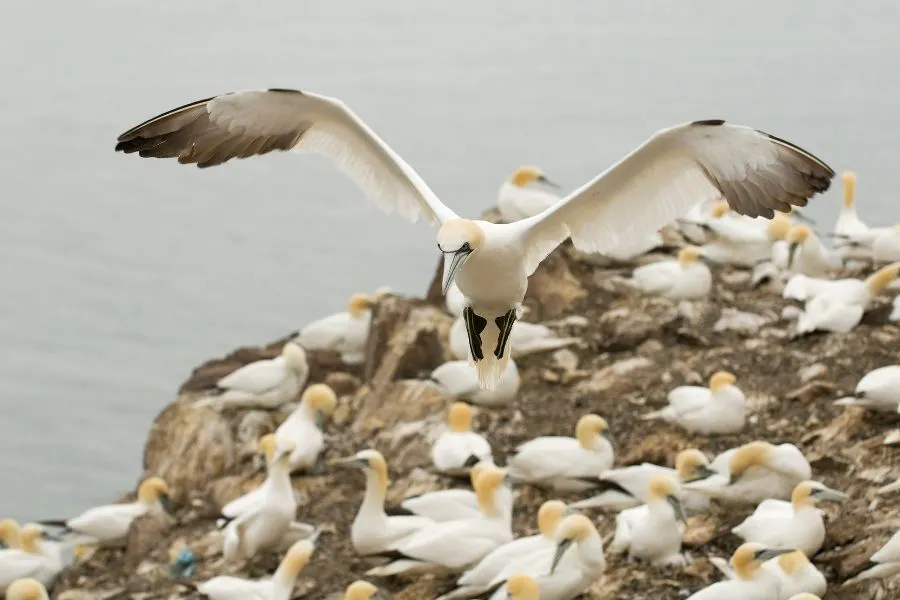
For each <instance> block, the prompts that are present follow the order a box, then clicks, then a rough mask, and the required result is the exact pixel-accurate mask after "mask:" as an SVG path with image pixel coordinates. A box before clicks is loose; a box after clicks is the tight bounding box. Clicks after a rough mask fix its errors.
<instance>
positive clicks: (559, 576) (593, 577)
mask: <svg viewBox="0 0 900 600" xmlns="http://www.w3.org/2000/svg"><path fill="white" fill-rule="evenodd" d="M572 546H575V548H574V549H572ZM604 570H606V557H605V556H604V554H603V540H602V539H601V538H600V534H599V533H597V528H596V527H594V524H593V523H591V520H590V519H588V518H587V517H585V516H584V515H577V514H576V515H569V516H568V517H566V518H565V519H563V520H562V521H561V522H560V523H559V525H558V526H557V528H556V548H555V550H554V552H553V559H552V561H551V563H550V569H549V570H548V571H544V572H543V573H541V575H543V576H542V577H540V578H539V579H538V583H539V585H540V586H541V598H544V599H545V600H554V599H555V600H563V599H566V598H574V597H576V596H578V595H579V594H582V593H584V592H585V591H586V590H587V589H588V588H589V587H590V586H591V584H593V583H594V582H595V581H597V579H599V578H600V576H601V575H602V574H603V571H604Z"/></svg>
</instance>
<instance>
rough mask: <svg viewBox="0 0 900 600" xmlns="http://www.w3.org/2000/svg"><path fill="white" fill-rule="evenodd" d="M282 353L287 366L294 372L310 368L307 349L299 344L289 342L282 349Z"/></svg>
mask: <svg viewBox="0 0 900 600" xmlns="http://www.w3.org/2000/svg"><path fill="white" fill-rule="evenodd" d="M281 355H282V356H283V357H284V362H285V364H286V365H287V367H288V368H289V369H290V370H291V371H294V372H301V371H305V370H306V369H307V368H309V364H308V363H307V362H306V351H305V350H304V349H303V348H301V347H300V345H299V344H296V343H294V342H288V343H286V344H285V345H284V347H283V348H282V349H281Z"/></svg>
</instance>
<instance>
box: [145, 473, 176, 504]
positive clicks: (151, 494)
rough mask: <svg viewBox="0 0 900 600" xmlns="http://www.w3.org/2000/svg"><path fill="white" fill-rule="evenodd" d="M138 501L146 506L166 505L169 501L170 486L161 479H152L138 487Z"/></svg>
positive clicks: (146, 480)
mask: <svg viewBox="0 0 900 600" xmlns="http://www.w3.org/2000/svg"><path fill="white" fill-rule="evenodd" d="M138 500H139V501H141V502H142V503H144V504H149V505H154V504H156V503H157V502H162V503H163V504H166V503H167V502H168V500H169V486H167V485H166V482H165V481H163V480H162V478H161V477H150V478H149V479H145V480H144V481H142V482H141V485H139V486H138Z"/></svg>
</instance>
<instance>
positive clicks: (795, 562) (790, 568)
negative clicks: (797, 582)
mask: <svg viewBox="0 0 900 600" xmlns="http://www.w3.org/2000/svg"><path fill="white" fill-rule="evenodd" d="M777 560H778V566H779V567H781V570H782V571H784V572H785V573H787V574H788V575H793V574H794V573H796V572H797V571H799V570H800V569H803V568H804V567H806V565H808V564H809V559H808V558H806V554H804V553H803V550H794V551H793V552H788V553H787V554H782V555H781V556H779V557H778V559H777Z"/></svg>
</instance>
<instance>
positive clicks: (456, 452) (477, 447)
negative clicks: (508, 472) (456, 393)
mask: <svg viewBox="0 0 900 600" xmlns="http://www.w3.org/2000/svg"><path fill="white" fill-rule="evenodd" d="M447 425H448V428H447V429H445V430H444V431H443V432H441V434H440V435H438V437H437V439H436V440H435V441H434V444H433V445H432V446H431V462H432V463H434V466H435V468H437V470H438V471H440V472H442V473H447V474H449V475H464V474H467V473H468V472H469V470H470V469H471V468H472V467H473V466H475V465H476V464H478V463H480V462H481V461H488V462H494V457H493V454H492V453H491V445H490V443H488V441H487V440H486V439H485V438H484V436H482V435H480V434H478V433H475V432H474V431H472V408H471V407H470V406H469V405H468V404H466V403H465V402H456V403H454V404H453V406H451V407H450V411H449V414H448V417H447Z"/></svg>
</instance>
